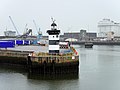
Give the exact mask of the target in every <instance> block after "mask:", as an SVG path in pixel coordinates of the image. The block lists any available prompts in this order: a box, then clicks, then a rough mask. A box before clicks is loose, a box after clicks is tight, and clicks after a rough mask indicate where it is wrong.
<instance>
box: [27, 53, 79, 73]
mask: <svg viewBox="0 0 120 90" xmlns="http://www.w3.org/2000/svg"><path fill="white" fill-rule="evenodd" d="M28 62H29V71H30V73H40V74H43V75H47V74H49V75H52V74H59V75H60V74H75V73H76V74H78V72H79V56H78V55H73V53H68V54H62V55H61V54H49V53H38V56H35V57H34V56H32V57H31V56H28Z"/></svg>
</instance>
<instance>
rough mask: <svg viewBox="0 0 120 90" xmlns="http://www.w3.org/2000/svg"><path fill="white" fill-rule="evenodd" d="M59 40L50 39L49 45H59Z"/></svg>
mask: <svg viewBox="0 0 120 90" xmlns="http://www.w3.org/2000/svg"><path fill="white" fill-rule="evenodd" d="M58 44H59V40H49V45H58Z"/></svg>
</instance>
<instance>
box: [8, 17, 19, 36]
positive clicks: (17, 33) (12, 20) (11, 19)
mask: <svg viewBox="0 0 120 90" xmlns="http://www.w3.org/2000/svg"><path fill="white" fill-rule="evenodd" d="M9 18H10V21H11V22H12V24H13V26H14V28H15V30H16V31H17V34H18V35H20V34H19V32H18V30H17V28H16V26H15V24H14V22H13V20H12V18H11V16H9Z"/></svg>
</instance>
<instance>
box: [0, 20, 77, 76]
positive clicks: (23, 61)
mask: <svg viewBox="0 0 120 90" xmlns="http://www.w3.org/2000/svg"><path fill="white" fill-rule="evenodd" d="M56 26H57V25H56V24H55V23H54V21H53V23H52V24H51V27H52V28H51V30H48V31H47V33H48V34H49V46H48V47H49V51H48V53H47V52H34V51H15V50H0V64H8V65H9V64H10V65H13V66H16V65H21V66H22V67H23V68H26V69H27V71H28V72H29V73H30V74H41V75H43V76H45V75H49V76H53V75H65V74H67V75H70V74H74V75H78V74H79V55H78V53H77V51H76V50H75V48H74V47H71V46H70V45H69V47H67V48H66V49H67V50H68V51H69V52H66V53H61V52H60V45H59V33H60V30H57V28H56ZM64 49H65V48H64ZM63 51H64V50H63ZM64 52H65V51H64Z"/></svg>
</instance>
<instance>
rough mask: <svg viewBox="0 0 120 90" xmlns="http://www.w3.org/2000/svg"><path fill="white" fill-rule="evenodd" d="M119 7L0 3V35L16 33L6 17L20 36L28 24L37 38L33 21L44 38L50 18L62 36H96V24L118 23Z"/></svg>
mask: <svg viewBox="0 0 120 90" xmlns="http://www.w3.org/2000/svg"><path fill="white" fill-rule="evenodd" d="M119 4H120V1H119V0H0V32H1V33H0V35H4V31H6V28H7V30H15V29H14V27H13V24H12V23H11V21H10V19H9V16H11V17H12V20H13V21H14V24H15V26H16V27H17V30H18V32H19V33H20V34H23V33H24V32H25V25H26V24H27V28H32V30H33V34H34V35H36V34H37V30H36V28H35V25H34V23H33V20H34V21H35V22H36V25H37V27H38V28H40V29H41V31H42V33H43V35H47V33H46V31H47V30H48V29H50V28H51V27H50V24H51V23H52V20H51V17H53V18H54V19H55V20H56V24H57V25H58V29H60V30H61V34H63V33H65V32H79V31H80V30H81V29H84V30H87V32H97V23H98V22H99V21H101V20H102V19H104V18H107V19H111V20H113V21H115V22H120V5H119Z"/></svg>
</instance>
